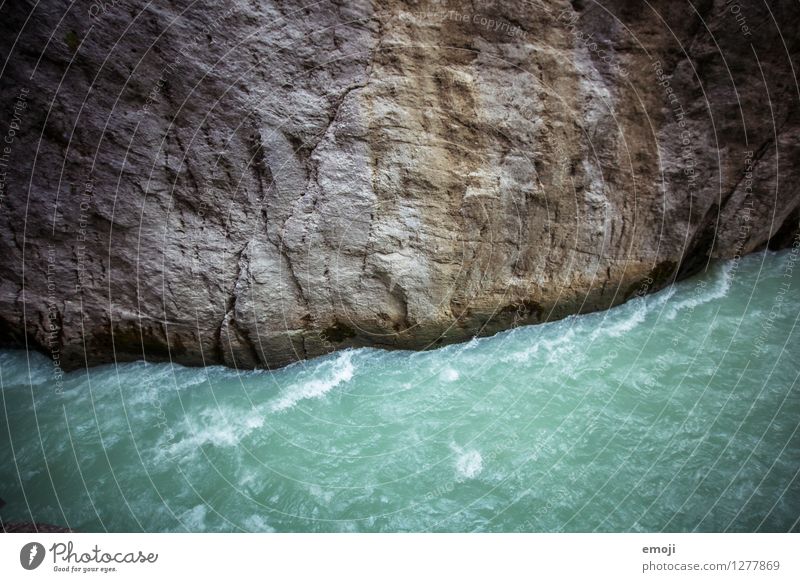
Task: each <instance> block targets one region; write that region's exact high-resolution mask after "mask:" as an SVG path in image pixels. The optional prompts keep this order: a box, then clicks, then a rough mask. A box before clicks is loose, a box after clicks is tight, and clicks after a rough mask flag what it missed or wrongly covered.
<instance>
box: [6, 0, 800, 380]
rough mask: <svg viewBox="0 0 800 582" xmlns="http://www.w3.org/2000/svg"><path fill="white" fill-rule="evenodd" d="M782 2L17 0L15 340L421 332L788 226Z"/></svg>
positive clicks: (319, 348)
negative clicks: (33, 0)
mask: <svg viewBox="0 0 800 582" xmlns="http://www.w3.org/2000/svg"><path fill="white" fill-rule="evenodd" d="M734 5H735V6H736V7H738V11H734V9H733V6H734ZM29 15H32V16H31V18H28V17H29ZM799 16H800V9H798V5H797V3H796V2H793V1H789V0H782V1H776V2H770V3H764V2H760V1H758V2H757V1H755V0H753V1H750V0H738V1H737V2H735V3H733V4H732V3H730V2H726V1H724V0H715V1H713V2H712V1H709V0H704V1H701V2H694V3H692V4H690V3H688V2H687V3H683V2H669V1H667V0H659V1H655V2H650V3H644V2H643V3H638V2H629V1H626V0H611V1H608V2H603V3H595V2H590V1H586V2H583V1H574V2H571V3H570V2H557V1H553V2H543V1H539V0H530V1H527V2H525V1H523V2H510V1H509V2H506V1H489V2H480V3H478V2H474V3H473V2H418V3H416V2H405V3H404V2H399V1H388V2H375V3H370V2H367V1H355V2H351V1H348V2H340V3H339V2H330V1H323V2H320V3H316V4H312V5H309V6H308V7H303V6H302V5H301V4H300V3H293V2H284V1H265V2H245V1H243V0H229V1H225V2H212V1H210V0H201V1H198V2H189V1H177V0H169V1H167V2H161V3H159V4H157V5H156V4H150V3H144V2H138V1H133V0H119V1H115V0H108V1H106V2H100V1H99V0H98V1H96V2H88V1H85V0H84V1H78V2H76V3H73V4H71V3H68V2H66V1H63V0H53V1H51V2H48V3H46V5H45V6H42V5H41V4H36V6H35V8H34V6H33V3H31V2H15V3H6V4H4V5H3V7H2V8H0V22H2V24H0V27H2V29H3V34H2V37H0V46H2V52H1V53H0V54H2V55H3V56H4V57H7V59H6V60H5V62H4V65H3V69H2V72H0V78H1V79H2V85H1V87H0V112H2V113H0V115H2V119H3V120H4V121H5V123H3V125H2V127H3V135H2V136H0V139H3V140H5V142H4V143H3V144H2V146H3V147H6V148H7V149H5V150H2V149H0V154H2V158H0V162H2V166H0V171H2V180H3V181H2V186H3V191H2V195H3V196H2V207H1V208H0V246H1V250H2V253H1V256H2V258H1V259H0V274H1V275H2V276H1V277H0V338H2V343H3V344H4V345H14V346H25V347H27V348H29V349H38V350H42V351H44V352H45V353H48V354H50V355H51V356H53V357H54V359H55V361H56V364H57V367H59V366H60V367H63V368H65V369H72V368H76V367H81V366H85V365H93V364H98V363H103V362H110V361H125V360H133V359H141V358H147V359H148V360H167V359H169V360H172V361H175V362H179V363H183V364H191V365H200V364H217V363H222V364H226V365H229V366H237V367H245V368H252V367H275V366H281V365H285V364H287V363H290V362H293V361H297V360H299V359H304V358H309V357H313V356H317V355H320V354H324V353H327V352H329V351H332V350H335V349H341V348H346V347H352V346H379V347H386V348H410V349H424V348H427V347H432V346H437V345H440V344H442V343H449V342H455V341H463V340H465V339H468V338H470V337H473V336H475V335H486V334H490V333H494V332H496V331H498V330H501V329H506V328H508V327H511V326H514V325H520V324H529V323H538V322H542V321H546V320H551V319H555V318H560V317H564V316H566V315H568V314H572V313H581V312H588V311H593V310H598V309H605V308H608V307H611V306H613V305H617V304H619V303H621V302H623V301H625V300H627V299H629V298H631V297H632V296H635V295H640V294H643V293H648V292H651V291H654V290H657V289H660V288H663V287H664V286H665V285H668V284H669V283H670V282H671V281H673V280H674V279H675V278H676V277H685V276H688V275H690V274H692V273H694V272H696V271H698V270H700V269H703V268H705V267H706V265H707V264H708V262H709V261H710V260H711V259H712V258H730V257H735V256H738V255H740V254H744V253H748V252H752V251H754V250H758V249H763V248H765V246H767V245H771V246H786V245H787V244H791V242H792V240H793V237H794V236H795V235H796V233H797V232H798V218H799V214H798V212H799V210H798V209H799V208H800V189H798V184H799V183H800V168H798V164H797V161H798V159H800V156H799V155H798V153H799V152H800V143H799V140H800V132H798V123H799V122H800V118H799V116H798V99H800V90H798V82H797V79H796V78H795V71H797V70H798V66H797V65H798V59H797V56H798V42H799V41H798V39H800V31H799V30H798V28H799V27H800V18H799ZM14 128H16V129H14ZM12 133H13V135H12Z"/></svg>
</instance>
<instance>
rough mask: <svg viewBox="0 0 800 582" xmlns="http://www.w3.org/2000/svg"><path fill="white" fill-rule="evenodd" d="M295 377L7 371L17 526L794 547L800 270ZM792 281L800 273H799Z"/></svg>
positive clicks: (314, 366)
mask: <svg viewBox="0 0 800 582" xmlns="http://www.w3.org/2000/svg"><path fill="white" fill-rule="evenodd" d="M797 258H798V256H797V249H795V250H794V251H784V252H782V253H777V254H776V253H771V252H767V253H760V254H755V255H751V256H748V257H746V258H744V259H742V260H741V261H740V262H725V263H718V264H716V265H713V266H712V267H710V268H709V269H708V271H707V272H705V273H703V274H701V275H699V276H696V277H694V278H692V279H689V280H686V281H683V282H681V283H679V284H677V285H674V286H673V287H671V288H669V289H666V290H664V291H662V292H660V293H657V294H654V295H650V296H647V297H644V298H638V299H635V300H633V301H629V302H628V303H626V304H624V305H622V306H620V307H618V308H615V309H612V310H609V311H606V312H603V313H595V314H590V315H582V316H576V317H570V318H567V319H565V320H562V321H558V322H554V323H548V324H544V325H539V326H530V327H522V328H517V329H514V330H511V331H507V332H503V333H500V334H497V335H496V336H493V337H491V338H484V339H475V340H472V341H470V342H468V343H465V344H460V345H452V346H448V347H445V348H442V349H438V350H434V351H427V352H417V353H412V352H387V351H382V350H376V349H359V350H348V351H344V352H339V353H336V354H333V355H330V356H326V357H323V358H319V359H315V360H311V361H307V362H301V363H298V364H295V365H292V366H289V367H287V368H284V369H281V370H277V371H272V372H270V371H263V370H262V371H246V372H242V371H238V372H237V371H235V370H231V369H226V368H223V367H209V368H199V369H198V368H185V367H182V366H176V365H175V366H174V365H169V364H146V363H143V362H138V363H130V364H122V365H119V366H101V367H97V368H94V369H91V370H90V371H89V372H88V373H87V372H86V371H85V370H84V371H81V372H73V373H70V374H67V375H66V377H65V380H64V382H63V386H58V388H59V389H63V390H61V393H60V394H59V393H57V392H58V391H59V390H57V385H56V383H55V382H54V379H53V371H52V370H53V368H52V365H51V364H50V363H49V361H48V360H47V359H46V358H45V357H44V356H41V355H39V354H34V353H31V354H26V353H25V352H23V351H2V352H0V381H2V390H1V394H2V415H0V497H2V498H3V499H4V500H5V501H6V503H7V505H6V506H5V507H4V508H3V509H0V516H1V517H2V519H3V520H4V521H7V522H8V521H40V522H48V523H54V524H61V525H68V526H69V527H72V528H74V529H77V530H79V531H105V530H108V531H142V530H144V531H186V530H189V531H239V530H245V531H473V530H477V531H662V530H664V531H693V530H697V531H787V530H791V529H793V530H795V531H797V530H798V528H799V526H798V517H800V479H799V478H798V471H799V470H800V434H798V426H799V425H800V389H799V388H798V384H797V379H798V372H800V334H799V333H798V329H797V327H796V324H797V319H798V315H800V290H799V289H798V287H800V284H798V282H797V279H798V278H800V261H798V262H797V264H796V261H797ZM793 271H794V277H793V276H792V275H793Z"/></svg>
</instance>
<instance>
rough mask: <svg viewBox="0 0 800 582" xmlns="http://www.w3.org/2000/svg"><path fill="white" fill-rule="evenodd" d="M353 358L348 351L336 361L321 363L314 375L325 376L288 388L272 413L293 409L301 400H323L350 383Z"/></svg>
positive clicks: (274, 406)
mask: <svg viewBox="0 0 800 582" xmlns="http://www.w3.org/2000/svg"><path fill="white" fill-rule="evenodd" d="M352 358H353V353H352V352H349V351H346V352H342V353H341V355H339V357H338V358H336V359H335V360H328V361H325V362H322V363H320V364H319V365H318V366H317V368H315V369H314V372H313V374H312V375H313V376H316V375H319V374H320V373H321V372H322V373H324V376H323V377H321V378H313V379H311V380H308V381H305V382H298V383H295V384H292V385H291V386H289V387H288V388H286V390H285V391H284V394H283V396H281V397H280V398H279V399H278V400H276V401H275V402H274V403H273V404H272V411H273V412H279V411H281V410H286V409H288V408H292V407H293V406H294V405H295V404H297V403H298V402H300V401H301V400H306V399H308V398H322V397H323V396H325V394H327V393H328V392H330V391H331V390H333V389H334V388H336V387H337V386H339V385H340V384H343V383H346V382H349V381H350V380H351V379H352V378H353V372H354V368H353V363H352V361H351V360H352Z"/></svg>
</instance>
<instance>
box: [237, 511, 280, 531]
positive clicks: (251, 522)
mask: <svg viewBox="0 0 800 582" xmlns="http://www.w3.org/2000/svg"><path fill="white" fill-rule="evenodd" d="M242 525H243V526H244V529H245V530H247V531H249V532H268V533H275V528H274V527H272V526H271V525H270V524H269V523H267V520H266V519H264V517H263V516H261V515H258V514H254V515H251V516H250V517H248V518H247V519H245V520H244V523H243V524H242Z"/></svg>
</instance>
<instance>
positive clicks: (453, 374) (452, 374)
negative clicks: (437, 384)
mask: <svg viewBox="0 0 800 582" xmlns="http://www.w3.org/2000/svg"><path fill="white" fill-rule="evenodd" d="M439 378H440V379H442V380H443V381H445V382H455V381H456V380H458V378H459V373H458V372H457V371H456V370H454V369H453V368H446V369H444V370H442V373H441V374H439Z"/></svg>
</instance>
